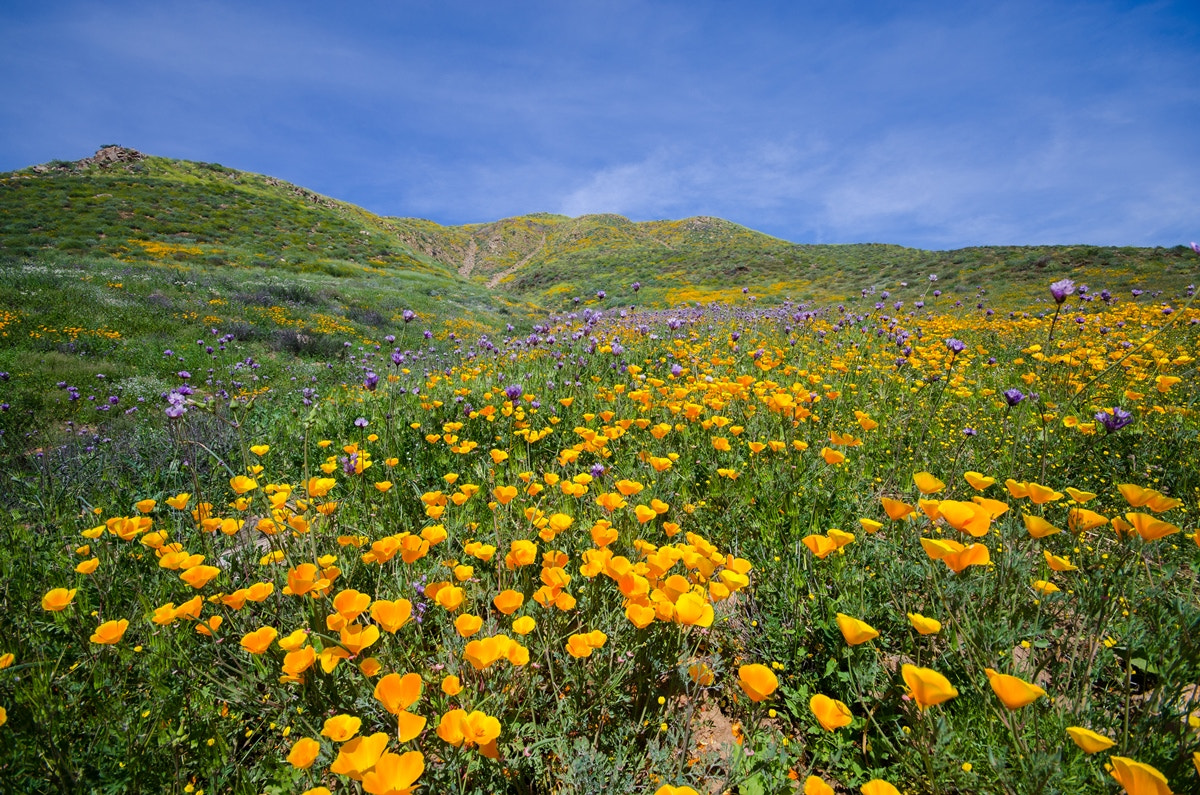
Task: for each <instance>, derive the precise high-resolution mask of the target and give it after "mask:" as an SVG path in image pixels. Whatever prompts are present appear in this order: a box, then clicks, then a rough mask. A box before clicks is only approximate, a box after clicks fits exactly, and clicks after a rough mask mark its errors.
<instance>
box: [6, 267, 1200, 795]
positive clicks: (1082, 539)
mask: <svg viewBox="0 0 1200 795" xmlns="http://www.w3.org/2000/svg"><path fill="white" fill-rule="evenodd" d="M1197 261H1198V262H1200V259H1198V260H1197ZM939 286H943V287H944V286H945V285H944V283H943V284H942V285H939V284H938V282H937V280H936V276H930V277H929V281H928V284H927V285H923V286H922V288H921V290H922V291H921V292H920V295H919V300H917V301H913V300H912V296H910V297H909V299H908V300H907V301H906V302H905V303H903V304H901V303H899V302H897V301H896V300H895V297H894V296H889V295H888V293H887V292H886V291H878V290H876V289H864V290H862V291H861V293H856V294H855V295H854V296H853V297H852V298H850V299H847V300H845V301H844V302H842V303H840V304H838V303H828V304H804V303H798V302H794V301H789V300H782V299H780V300H779V302H777V303H774V304H772V305H767V302H765V301H764V302H762V305H760V304H759V303H758V302H756V301H754V300H752V299H753V298H754V296H752V295H750V294H749V293H748V292H746V291H743V292H745V294H744V295H742V296H741V297H740V298H739V297H737V295H736V293H735V294H734V296H733V297H732V300H731V301H729V302H726V303H723V304H719V305H718V304H706V305H702V306H701V305H695V304H693V305H689V306H678V307H675V308H673V309H645V310H642V309H625V310H621V309H618V308H611V307H608V306H601V305H600V304H599V302H597V301H595V300H592V299H589V300H585V301H581V302H578V303H577V304H567V306H568V309H566V310H564V311H562V312H559V313H557V314H554V315H552V316H550V317H549V319H547V320H546V321H544V322H542V323H539V324H538V325H535V326H533V327H532V329H530V330H529V331H528V333H523V334H516V333H508V334H504V333H499V334H482V335H479V334H472V335H469V336H468V335H459V334H453V333H452V334H449V335H448V336H444V335H443V336H442V337H441V338H439V339H433V338H432V337H433V335H431V334H427V335H424V336H422V335H418V334H414V335H412V336H410V337H407V338H403V339H401V340H399V341H398V340H397V339H396V338H395V337H394V336H389V337H388V338H387V339H386V340H383V339H381V340H380V341H379V342H378V343H364V342H362V341H357V342H353V343H351V342H347V343H346V346H348V347H346V348H344V349H343V350H342V351H339V352H337V354H336V355H330V356H329V359H328V361H327V362H326V363H324V365H323V366H320V367H317V366H314V365H312V364H311V363H306V364H304V369H303V372H302V378H301V379H300V380H298V381H297V380H293V381H288V380H287V377H286V370H285V371H284V373H283V374H282V375H280V376H278V377H276V378H274V379H273V381H272V382H271V385H268V386H260V387H255V388H250V387H246V388H242V389H235V388H233V387H230V383H231V382H232V381H235V380H237V379H242V380H243V381H244V380H245V375H246V373H247V372H248V371H250V368H249V366H248V365H247V364H246V362H247V357H246V355H245V352H244V351H243V350H242V348H241V346H242V344H243V343H242V342H241V341H240V340H239V339H237V338H236V337H235V335H233V334H230V333H228V332H229V330H228V329H225V328H222V327H221V324H220V323H219V322H218V323H213V324H212V328H210V329H208V330H206V331H205V332H204V338H203V339H200V340H198V342H197V343H196V344H195V345H194V346H190V347H189V348H188V349H186V350H182V349H177V350H172V351H169V352H168V353H167V354H165V356H166V358H167V359H168V360H169V365H170V368H171V369H172V370H173V371H175V375H174V376H173V377H172V380H171V382H170V383H168V384H166V385H165V388H164V390H163V391H162V393H161V394H160V395H157V396H154V397H152V398H151V399H150V400H148V401H146V402H145V403H144V404H143V405H142V406H141V408H140V410H139V411H138V412H137V413H135V414H123V413H122V412H121V411H113V412H109V414H112V415H114V416H113V417H112V418H111V419H110V418H109V417H108V416H107V415H105V414H102V413H97V411H96V410H95V406H94V405H89V404H88V402H87V401H83V400H69V399H68V400H64V402H63V407H64V408H62V410H63V411H64V412H67V414H65V415H64V418H63V419H62V420H61V421H59V420H56V421H55V422H53V423H51V422H47V423H46V427H45V428H42V429H41V430H39V431H38V432H37V433H34V432H32V431H27V432H26V436H27V437H28V438H26V439H24V440H22V441H18V442H14V440H13V439H11V438H10V439H8V440H6V444H7V445H8V447H7V448H6V449H8V450H9V453H8V457H7V458H6V460H5V463H4V468H5V475H6V477H5V480H6V483H5V485H4V489H5V490H6V495H5V498H4V501H3V505H4V514H3V515H2V516H0V533H2V535H0V537H2V538H3V540H4V552H3V554H2V555H0V597H2V598H3V606H4V611H3V615H2V616H0V654H2V655H3V656H2V657H0V708H3V709H2V710H0V723H3V726H0V781H2V782H3V785H2V787H0V789H3V790H4V791H12V792H42V791H58V792H64V793H66V792H77V791H96V792H193V793H200V792H204V793H219V792H235V793H243V792H245V793H308V795H318V793H327V792H329V793H338V792H343V793H357V792H366V793H372V794H373V795H388V794H391V795H395V794H396V793H407V792H414V791H419V792H422V793H464V794H465V793H509V792H512V793H585V792H595V793H601V792H603V793H656V795H673V794H674V795H681V794H682V793H709V792H711V793H722V792H736V793H743V795H753V794H757V793H781V792H804V793H810V794H811V793H830V792H854V793H857V792H862V793H866V795H881V794H882V793H894V792H905V793H1081V792H1098V793H1106V792H1113V793H1115V792H1121V791H1127V792H1129V793H1133V795H1145V794H1146V793H1168V792H1177V793H1186V792H1196V791H1200V587H1198V583H1197V562H1198V561H1200V540H1198V539H1197V535H1196V530H1197V521H1196V516H1197V511H1200V467H1197V461H1198V460H1200V456H1198V454H1197V450H1198V449H1200V447H1198V443H1200V439H1198V432H1200V419H1198V415H1197V410H1198V406H1197V401H1198V399H1200V389H1198V387H1197V384H1198V380H1197V361H1198V359H1200V332H1198V327H1200V311H1198V310H1197V309H1196V308H1194V307H1193V305H1192V301H1193V297H1194V290H1193V289H1191V288H1189V289H1187V290H1179V291H1178V292H1172V291H1170V290H1166V291H1163V292H1161V293H1155V292H1153V291H1152V290H1150V289H1149V288H1148V289H1147V291H1146V292H1143V291H1141V290H1134V291H1133V292H1132V293H1131V292H1130V291H1129V290H1122V291H1120V292H1119V293H1118V292H1117V291H1116V290H1115V289H1114V290H1113V291H1112V292H1110V291H1109V290H1107V289H1105V285H1103V284H1093V285H1090V286H1085V285H1082V284H1073V283H1071V282H1070V281H1069V280H1066V279H1064V280H1061V281H1057V282H1054V283H1053V285H1051V284H1049V283H1047V286H1046V290H1045V293H1044V298H1043V299H1042V300H1040V301H1038V302H1036V303H1028V304H1027V305H1025V306H1013V307H1011V308H1007V309H994V308H992V307H991V304H990V302H988V301H987V300H986V298H985V297H980V296H976V297H975V298H971V299H970V300H966V299H963V298H962V296H956V297H955V298H958V299H961V300H955V298H951V297H949V296H942V294H941V293H940V291H939V290H937V289H936V288H938V287H939ZM947 289H948V288H947ZM214 311H216V310H214ZM434 311H435V309H433V308H431V309H429V310H422V312H421V313H419V314H418V313H413V317H411V318H410V317H407V316H405V317H404V318H403V320H404V322H405V323H407V322H408V321H410V320H412V321H415V322H416V323H417V326H433V325H436V324H437V323H439V322H442V321H444V320H445V319H444V318H438V317H436V316H434V315H433V312H434ZM218 319H219V318H218ZM163 355H164V354H163V352H161V351H160V352H158V353H157V354H156V356H157V357H162V356H163ZM206 371H207V372H206ZM0 377H4V378H8V377H9V374H8V373H4V374H2V376H0ZM81 386H83V385H80V384H73V383H65V382H64V383H62V384H61V385H60V389H61V393H62V394H63V395H70V394H72V393H71V390H74V393H75V394H78V393H79V389H80V387H81ZM83 388H84V390H85V391H86V390H87V389H89V388H90V387H89V386H83ZM70 412H76V413H75V414H74V415H72V414H70ZM106 421H108V422H111V423H116V424H119V429H118V430H115V431H112V432H111V433H109V432H108V431H106V430H105V428H106V427H107V426H106ZM63 423H70V425H69V426H66V425H64V424H63ZM64 428H66V429H67V430H66V431H65V435H63V433H64V431H63V429H64ZM118 432H119V433H118ZM106 433H109V435H107V436H105V434H106ZM10 436H11V434H10ZM102 436H103V437H104V440H103V443H101V442H100V441H99V440H100V438H101V437H102Z"/></svg>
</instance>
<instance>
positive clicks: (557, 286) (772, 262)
mask: <svg viewBox="0 0 1200 795" xmlns="http://www.w3.org/2000/svg"><path fill="white" fill-rule="evenodd" d="M388 220H389V222H390V223H391V225H392V227H393V229H394V230H395V231H396V233H397V234H398V235H399V236H400V237H401V239H402V240H403V241H404V242H405V243H406V244H407V245H409V246H410V247H411V248H413V249H414V250H417V251H420V252H422V253H423V254H425V255H426V256H429V257H430V258H432V259H437V260H439V261H441V262H442V263H443V264H444V265H445V266H446V267H447V268H456V269H457V271H458V273H459V275H460V276H463V277H464V278H468V279H470V280H472V281H474V282H476V283H479V284H484V285H487V286H489V287H491V288H493V289H498V290H503V291H506V292H510V293H512V294H515V295H518V296H520V297H522V298H524V299H526V300H529V301H533V302H537V303H541V304H542V305H544V306H546V307H547V308H551V309H555V308H562V307H564V306H568V305H571V304H574V303H576V302H577V299H578V300H579V301H585V300H586V301H591V302H595V303H608V304H611V305H626V304H637V305H640V306H672V305H676V304H680V303H689V302H708V301H738V300H741V299H742V295H743V292H744V291H745V292H748V293H749V294H752V295H754V296H755V297H756V299H758V300H766V301H779V300H783V299H785V298H792V299H796V300H812V299H818V300H842V299H844V298H846V297H848V296H850V295H854V294H856V293H859V292H860V291H861V290H864V289H866V290H868V291H875V292H883V291H888V292H890V293H892V294H894V295H895V296H896V298H898V299H900V300H916V299H918V298H920V297H924V296H925V295H926V294H927V293H932V292H933V291H934V290H935V289H940V290H942V291H945V292H947V293H951V294H961V295H965V296H974V295H975V294H976V293H977V292H979V291H980V290H983V291H985V292H986V293H988V294H989V295H990V296H991V298H992V300H993V301H998V302H999V303H1000V304H1001V305H1006V306H1009V305H1014V304H1017V303H1020V302H1025V301H1028V300H1030V299H1033V300H1037V299H1039V298H1044V297H1045V286H1046V285H1047V284H1049V282H1051V281H1054V280H1056V279H1058V278H1062V277H1064V276H1070V277H1071V278H1073V279H1075V280H1076V281H1078V282H1081V283H1087V282H1090V283H1092V284H1095V285H1096V286H1097V288H1101V287H1104V288H1108V289H1112V290H1114V291H1117V290H1130V289H1138V288H1139V287H1140V288H1142V289H1146V290H1147V291H1150V290H1155V289H1164V290H1176V289H1179V288H1180V287H1182V286H1183V285H1184V284H1186V283H1188V282H1189V281H1191V280H1193V279H1195V275H1194V273H1193V272H1192V271H1191V270H1190V267H1191V260H1190V259H1189V257H1188V254H1189V252H1188V249H1187V247H1185V246H1182V245H1180V246H1177V247H1175V248H1171V249H1165V248H1156V249H1144V248H1113V247H1098V246H987V247H973V248H966V249H958V250H954V251H923V250H919V249H912V248H905V247H903V246H896V245H887V244H878V243H875V244H850V245H804V244H796V243H789V242H787V241H784V240H780V239H778V238H774V237H771V236H769V235H765V234H763V233H761V232H756V231H754V230H752V229H747V228H746V227H743V226H739V225H738V224H735V223H732V222H730V221H725V220H723V219H720V218H709V217H696V218H686V219H683V220H679V221H644V222H633V221H630V220H629V219H627V218H624V217H622V216H619V215H611V214H604V215H585V216H581V217H579V218H568V217H566V216H561V215H550V214H534V215H523V216H518V217H515V218H506V219H503V220H500V221H495V222H492V223H487V224H470V225H464V226H440V225H438V224H435V223H433V222H432V221H426V220H420V219H409V218H392V219H388ZM931 275H933V276H936V277H937V279H938V280H939V281H938V283H937V284H934V282H933V281H931V280H930V278H929V277H930V276H931ZM635 284H637V285H638V289H636V290H635V289H634V285H635ZM600 292H603V293H604V298H603V299H598V298H597V297H596V296H597V295H598V294H599V293H600Z"/></svg>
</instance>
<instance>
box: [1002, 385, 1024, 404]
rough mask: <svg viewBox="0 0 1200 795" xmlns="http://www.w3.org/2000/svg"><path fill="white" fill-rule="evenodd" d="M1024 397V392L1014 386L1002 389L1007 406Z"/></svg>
mask: <svg viewBox="0 0 1200 795" xmlns="http://www.w3.org/2000/svg"><path fill="white" fill-rule="evenodd" d="M1024 399H1025V394H1024V393H1023V392H1022V391H1021V390H1019V389H1016V388H1013V389H1006V390H1004V400H1005V402H1006V403H1008V405H1009V406H1015V405H1017V404H1018V403H1020V402H1021V401H1022V400H1024Z"/></svg>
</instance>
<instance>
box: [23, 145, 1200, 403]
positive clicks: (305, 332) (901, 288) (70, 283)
mask: <svg viewBox="0 0 1200 795" xmlns="http://www.w3.org/2000/svg"><path fill="white" fill-rule="evenodd" d="M1189 256H1190V252H1189V251H1188V250H1187V249H1186V248H1185V247H1183V246H1179V247H1177V248H1173V249H1162V248H1158V249H1138V248H1119V249H1118V248H1101V247H1093V246H1070V247H981V248H968V249H961V250H957V251H940V252H938V251H921V250H917V249H911V248H904V247H901V246H895V245H885V244H863V245H801V244H795V243H789V242H787V241H784V240H780V239H778V238H774V237H770V236H768V235H765V234H762V233H760V232H756V231H754V230H751V229H748V228H746V227H743V226H739V225H737V224H734V223H731V222H729V221H725V220H722V219H719V218H709V217H698V218H687V219H683V220H679V221H648V222H633V221H630V220H629V219H627V218H624V217H621V216H618V215H588V216H582V217H579V218H568V217H566V216H561V215H551V214H531V215H524V216H519V217H516V218H506V219H503V220H499V221H494V222H491V223H484V224H469V225H463V226H442V225H440V224H437V223H434V222H433V221H428V220H421V219H412V218H384V217H380V216H377V215H374V214H372V213H370V212H368V211H367V210H364V209H362V208H360V207H355V206H354V205H351V204H347V203H345V202H341V201H337V200H334V199H331V198H328V197H325V196H321V195H318V194H316V193H313V192H312V191H309V190H306V189H304V188H301V187H298V186H295V185H291V184H289V183H286V182H282V181H280V180H277V179H274V178H272V177H269V176H262V175H258V174H250V173H246V172H242V171H237V170H234V169H230V168H227V167H225V166H221V165H219V164H215V163H194V162H187V161H180V160H171V159H167V158H161V157H151V156H145V155H142V154H141V153H138V152H135V151H133V150H129V149H123V148H121V147H116V146H110V147H104V148H102V149H101V150H100V151H99V152H97V154H96V155H95V156H94V157H91V158H85V159H84V160H80V161H73V162H68V161H54V162H51V163H47V164H44V165H39V166H33V167H30V168H26V169H22V170H20V171H15V172H10V173H7V174H0V371H2V372H11V373H14V374H17V375H19V376H20V381H19V383H20V384H21V385H22V386H21V388H20V390H19V392H20V396H19V398H18V397H13V394H14V393H13V392H12V389H11V388H10V389H8V390H6V391H4V395H3V396H0V402H2V401H7V402H9V403H10V404H12V405H13V406H14V407H16V406H19V407H23V408H24V409H26V413H27V414H28V415H29V416H34V415H35V414H36V413H37V412H38V411H39V410H40V409H42V408H44V407H47V406H51V405H56V404H61V403H62V400H63V397H62V395H61V394H59V393H57V392H56V391H55V389H56V387H55V384H57V383H58V382H61V381H63V380H64V379H66V380H72V379H74V380H75V381H82V380H84V379H92V378H95V377H96V376H101V375H102V376H104V377H105V378H108V379H114V378H115V379H117V380H121V379H142V380H141V381H136V380H135V381H133V382H131V383H134V384H135V385H136V386H137V388H138V389H140V390H141V391H142V392H145V393H146V394H147V395H149V394H151V393H153V392H154V389H156V388H159V387H161V385H162V382H161V379H163V378H167V377H169V376H171V375H172V368H175V367H176V363H175V362H174V361H172V360H171V359H170V358H169V357H168V358H164V356H163V351H164V350H180V349H183V348H188V347H189V346H191V347H193V348H194V346H195V341H196V340H197V339H202V338H204V337H205V336H206V335H207V336H212V334H211V332H212V331H213V329H217V330H218V331H219V333H220V335H225V334H231V335H233V336H234V337H236V338H237V339H238V340H239V342H240V343H241V344H242V346H243V347H245V348H246V349H247V350H249V351H250V352H251V353H252V354H253V358H255V359H256V360H257V361H259V362H260V364H261V365H262V366H263V367H264V368H265V370H264V373H269V372H275V373H277V374H278V373H283V372H285V371H287V370H289V369H291V370H295V369H296V368H300V369H303V366H305V365H304V363H305V362H309V363H311V365H312V366H318V364H319V363H320V362H323V361H328V360H329V359H330V357H336V356H341V355H343V354H344V353H345V352H346V351H347V350H348V348H347V347H346V346H360V347H368V346H369V347H373V346H376V345H379V346H384V345H399V346H405V347H413V346H417V345H420V344H424V338H425V335H426V333H427V334H428V338H429V339H430V340H433V341H434V343H437V341H439V340H441V341H443V342H444V341H450V342H451V343H453V341H454V339H456V338H459V339H461V338H463V337H467V336H470V335H478V334H479V333H484V332H493V331H497V330H500V329H503V328H504V327H505V326H506V325H507V324H509V323H511V324H513V325H514V326H516V327H517V328H518V329H520V328H528V327H529V326H531V325H532V324H533V323H535V322H537V320H539V319H540V318H542V317H544V316H545V314H546V313H547V312H548V311H560V310H564V309H570V308H572V307H574V306H576V305H583V304H586V305H590V306H592V307H617V306H628V305H631V304H637V305H639V306H642V307H665V306H675V305H680V304H687V303H705V302H712V301H724V302H729V303H739V302H743V301H748V300H750V299H753V300H757V301H762V302H763V303H764V304H769V303H774V302H778V301H782V300H784V299H788V298H791V299H796V300H810V299H817V300H834V301H837V300H842V299H845V298H850V297H853V296H857V295H858V294H859V292H860V291H862V290H868V291H872V290H873V291H874V293H875V295H877V296H878V298H877V299H875V300H887V301H888V302H889V304H892V303H894V302H896V301H904V302H906V303H905V306H907V307H908V308H912V307H913V305H914V304H916V302H917V301H918V300H922V299H924V300H926V301H932V294H933V292H934V290H935V289H936V290H940V291H942V292H943V293H944V296H943V297H941V298H940V299H938V302H937V304H936V305H938V306H945V305H948V303H950V302H952V301H953V300H958V299H961V300H963V301H972V302H973V301H975V300H976V294H977V293H978V292H979V291H980V290H984V291H986V294H987V295H986V300H987V301H988V302H989V305H990V306H996V307H997V308H1008V307H1010V306H1016V305H1018V304H1024V305H1026V306H1028V304H1029V302H1030V301H1034V302H1037V301H1043V302H1044V301H1046V300H1048V296H1047V293H1046V286H1047V285H1048V284H1049V283H1050V282H1051V281H1053V280H1055V279H1058V278H1061V277H1063V276H1071V277H1073V278H1074V279H1075V280H1076V281H1078V282H1086V283H1088V284H1090V285H1091V286H1092V287H1094V288H1095V289H1097V290H1099V289H1101V288H1107V289H1110V290H1112V291H1113V292H1118V291H1128V290H1130V289H1142V290H1145V291H1147V292H1153V291H1155V290H1166V291H1169V292H1177V291H1178V290H1179V289H1180V288H1181V287H1183V286H1184V285H1186V284H1188V283H1189V282H1192V281H1194V280H1195V274H1194V272H1192V271H1191V270H1190V266H1191V263H1192V259H1190V258H1189ZM931 274H933V275H936V276H937V277H938V279H937V281H936V283H935V282H933V281H931V280H930V278H929V277H930V275H931ZM635 284H637V285H639V286H640V290H635V289H634V285H635ZM885 292H886V293H887V294H888V295H887V296H886V298H885V296H884V295H883V294H884V293H885ZM408 313H415V314H408ZM406 318H407V319H406ZM389 337H390V338H392V340H389Z"/></svg>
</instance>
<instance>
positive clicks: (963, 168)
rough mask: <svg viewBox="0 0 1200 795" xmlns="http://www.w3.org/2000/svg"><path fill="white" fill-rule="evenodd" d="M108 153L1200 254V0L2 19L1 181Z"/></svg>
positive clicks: (406, 203)
mask: <svg viewBox="0 0 1200 795" xmlns="http://www.w3.org/2000/svg"><path fill="white" fill-rule="evenodd" d="M343 6H344V8H343ZM104 143H120V144H122V145H125V146H130V147H133V148H136V149H139V150H141V151H144V152H147V153H150V154H156V155H163V156H167V157H177V158H184V159H189V160H202V161H209V162H220V163H223V164H225V165H227V166H232V167H236V168H240V169H244V170H248V171H255V172H259V173H264V174H270V175H273V176H277V177H280V178H283V179H286V180H289V181H291V182H294V183H297V184H300V185H303V186H305V187H308V188H311V189H313V190H316V191H318V192H320V193H324V194H327V195H330V196H333V197H336V198H339V199H343V200H346V201H350V202H353V203H355V204H358V205H361V206H362V207H365V208H366V209H368V210H371V211H372V212H375V213H379V214H381V215H400V216H420V217H424V218H431V219H433V220H435V221H438V222H441V223H447V224H451V223H469V222H481V221H490V220H495V219H498V218H502V217H506V216H510V215H517V214H521V213H527V212H538V211H544V212H558V213H565V214H568V215H580V214H584V213H594V212H615V213H620V214H623V215H627V216H629V217H631V218H633V219H635V220H648V219H658V218H683V217H687V216H692V215H717V216H721V217H724V218H728V219H730V220H733V221H736V222H738V223H741V224H744V225H746V226H749V227H752V228H755V229H759V230H762V231H764V232H768V233H770V234H773V235H776V236H779V237H782V238H785V239H787V240H792V241H796V242H801V243H857V242H887V243H900V244H904V245H910V246H917V247H920V248H929V249H946V248H957V247H961V246H969V245H990V244H1070V243H1090V244H1098V245H1167V246H1170V245H1176V244H1179V243H1186V242H1187V241H1189V240H1192V239H1196V238H1197V237H1200V4H1197V3H1195V2H1194V0H1192V1H1190V2H1148V3H1131V2H1121V3H1118V2H1057V1H1056V0H1040V1H1037V2H1005V1H1004V0H996V1H995V2H986V3H975V2H962V1H961V0H960V1H959V2H917V1H913V2H872V1H871V0H858V1H857V2H842V1H841V0H831V1H829V2H824V1H817V0H814V1H813V2H809V1H807V0H791V1H790V2H745V3H734V2H704V1H702V0H692V1H684V0H678V1H677V0H644V1H643V2H622V0H610V1H608V2H571V1H570V0H557V1H555V2H536V1H531V2H520V3H518V2H500V1H499V0H487V1H485V2H444V1H441V0H439V1H438V2H430V1H429V0H421V1H420V2H410V1H409V0H395V1H394V2H378V3H373V2H355V3H345V4H340V3H328V2H297V1H294V0H293V1H289V2H248V1H245V0H243V1H242V2H204V1H203V0H194V1H193V2H187V3H183V2H171V1H170V0H157V1H156V2H123V1H120V0H117V1H115V2H104V3H98V2H14V0H9V2H6V3H4V4H3V6H2V7H0V170H9V169H15V168H22V167H25V166H28V165H32V164H34V163H40V162H45V161H47V160H52V159H56V158H61V159H77V158H81V157H84V156H87V155H89V154H91V153H92V152H93V151H94V150H95V149H96V148H97V147H98V146H99V145H100V144H104Z"/></svg>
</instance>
